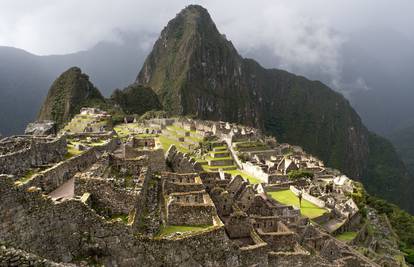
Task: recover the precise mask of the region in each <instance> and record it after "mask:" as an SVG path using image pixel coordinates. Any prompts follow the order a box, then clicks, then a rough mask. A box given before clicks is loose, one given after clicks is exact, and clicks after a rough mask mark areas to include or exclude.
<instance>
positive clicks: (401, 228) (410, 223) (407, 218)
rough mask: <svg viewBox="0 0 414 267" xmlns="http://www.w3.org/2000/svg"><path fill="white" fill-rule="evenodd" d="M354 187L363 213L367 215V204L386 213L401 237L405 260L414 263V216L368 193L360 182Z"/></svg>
mask: <svg viewBox="0 0 414 267" xmlns="http://www.w3.org/2000/svg"><path fill="white" fill-rule="evenodd" d="M354 188H355V189H354V192H353V194H352V198H353V199H354V201H355V203H356V204H357V205H358V207H359V208H360V210H361V213H362V214H363V215H365V214H366V209H365V206H367V205H369V206H370V207H372V208H374V209H375V210H376V211H377V212H378V213H379V214H384V215H386V216H387V218H388V220H389V221H390V224H391V226H392V228H393V229H394V231H395V232H396V234H397V236H398V237H399V239H400V249H401V251H403V252H404V253H406V256H405V260H406V261H407V262H408V263H410V264H414V216H412V215H411V214H409V213H408V212H406V211H404V210H402V209H400V208H399V207H398V206H397V205H394V204H391V203H389V202H387V201H386V200H383V199H380V198H377V197H374V196H370V195H368V194H367V193H366V192H365V190H364V188H363V187H362V185H361V184H359V183H356V186H355V187H354Z"/></svg>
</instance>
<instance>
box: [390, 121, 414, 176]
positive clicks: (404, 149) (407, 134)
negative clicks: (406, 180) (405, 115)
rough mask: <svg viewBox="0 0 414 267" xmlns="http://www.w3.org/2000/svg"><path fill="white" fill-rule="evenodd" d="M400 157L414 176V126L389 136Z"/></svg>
mask: <svg viewBox="0 0 414 267" xmlns="http://www.w3.org/2000/svg"><path fill="white" fill-rule="evenodd" d="M389 138H390V140H391V142H392V143H393V145H394V146H395V148H396V150H397V153H398V155H399V156H400V158H401V159H402V160H403V161H404V163H405V165H406V166H407V169H408V171H409V172H410V174H411V175H413V174H414V126H411V127H407V128H403V129H400V130H398V131H395V132H394V133H392V134H391V135H390V136H389Z"/></svg>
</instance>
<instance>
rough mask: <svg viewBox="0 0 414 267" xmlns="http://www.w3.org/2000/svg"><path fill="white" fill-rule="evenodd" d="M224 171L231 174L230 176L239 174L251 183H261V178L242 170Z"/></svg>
mask: <svg viewBox="0 0 414 267" xmlns="http://www.w3.org/2000/svg"><path fill="white" fill-rule="evenodd" d="M225 172H226V173H229V174H231V175H232V176H236V175H241V176H242V177H243V178H244V179H246V180H248V181H249V182H250V183H251V184H260V183H262V181H261V180H259V179H258V178H256V177H254V176H252V175H250V174H248V173H246V172H245V171H242V170H232V171H225Z"/></svg>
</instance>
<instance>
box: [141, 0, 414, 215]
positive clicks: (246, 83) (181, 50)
mask: <svg viewBox="0 0 414 267" xmlns="http://www.w3.org/2000/svg"><path fill="white" fill-rule="evenodd" d="M137 83H138V84H141V85H144V86H149V87H151V88H153V90H154V91H155V92H156V93H157V94H158V96H159V97H160V101H161V103H162V105H163V106H164V108H165V109H166V110H167V111H169V112H170V113H171V114H177V115H188V114H190V115H195V116H197V117H198V118H201V119H211V120H224V121H231V122H241V123H243V124H247V125H251V126H255V127H259V128H261V129H263V130H265V131H266V132H268V133H271V134H274V135H276V136H277V137H278V138H279V141H281V142H288V143H291V144H298V145H300V146H302V147H303V148H304V149H305V150H307V151H309V152H310V153H312V154H315V155H317V156H319V157H320V158H321V159H322V160H323V161H325V162H326V163H327V164H328V165H330V166H333V167H335V168H338V169H340V170H342V171H343V172H344V173H346V174H347V175H349V176H350V177H353V178H358V179H361V181H362V182H364V184H365V185H366V188H367V189H368V191H369V192H371V193H374V194H376V195H381V196H382V197H384V198H386V199H388V200H390V201H392V202H394V203H397V204H399V205H400V206H401V207H403V208H405V209H407V210H411V211H413V210H412V207H410V203H411V202H412V199H413V197H412V196H411V195H410V194H409V192H408V189H407V185H411V184H412V179H410V177H409V176H408V175H407V172H406V171H405V167H404V165H403V164H402V163H401V161H400V160H399V159H398V157H396V155H395V151H394V149H393V147H392V146H391V145H390V144H389V143H388V142H386V141H384V140H383V139H382V138H380V137H377V136H374V135H372V134H371V133H370V132H369V131H368V130H367V129H366V127H365V126H364V125H363V124H362V122H361V119H360V118H359V116H358V114H357V113H356V112H355V111H354V110H353V109H352V107H351V106H350V104H349V102H348V101H347V100H346V99H345V98H344V97H343V96H342V95H340V94H339V93H336V92H334V91H333V90H331V89H330V88H328V87H327V86H325V85H324V84H322V83H320V82H318V81H310V80H308V79H306V78H304V77H300V76H296V75H294V74H291V73H288V72H286V71H283V70H277V69H265V68H263V67H261V66H260V65H259V64H258V63H256V62H255V61H254V60H251V59H244V58H242V57H241V56H240V55H239V54H238V52H237V51H236V49H235V48H234V46H233V45H232V43H231V42H230V41H228V40H227V39H226V37H225V36H224V35H222V34H220V33H219V32H218V30H217V28H216V26H215V24H214V22H213V21H212V19H211V17H210V15H209V14H208V12H207V10H205V9H204V8H202V7H200V6H195V5H191V6H188V7H187V8H185V9H184V10H183V11H181V12H180V13H179V14H178V15H177V16H176V18H174V19H173V20H171V21H170V22H169V23H168V25H167V26H166V27H165V28H164V29H163V31H162V32H161V35H160V37H159V39H158V40H157V41H156V43H155V44H154V47H153V50H152V52H151V53H150V55H149V56H148V57H147V59H146V61H145V63H144V65H143V67H142V69H141V71H140V72H139V74H138V77H137ZM381 149H385V150H384V151H383V152H379V150H380V151H382V150H381ZM377 153H380V154H381V153H382V154H383V153H386V155H382V154H381V155H378V154H377ZM384 169H385V170H392V171H393V173H392V174H393V175H392V176H388V175H389V172H388V171H384ZM383 181H386V184H385V185H384V186H382V185H381V184H380V183H382V182H383Z"/></svg>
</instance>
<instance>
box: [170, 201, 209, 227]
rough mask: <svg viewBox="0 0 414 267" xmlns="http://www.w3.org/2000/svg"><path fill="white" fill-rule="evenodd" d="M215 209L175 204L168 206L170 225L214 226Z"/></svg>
mask: <svg viewBox="0 0 414 267" xmlns="http://www.w3.org/2000/svg"><path fill="white" fill-rule="evenodd" d="M214 213H215V207H214V206H212V205H207V204H187V203H177V202H173V203H171V204H169V205H168V216H167V217H168V224H169V225H212V224H213V216H212V215H214Z"/></svg>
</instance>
